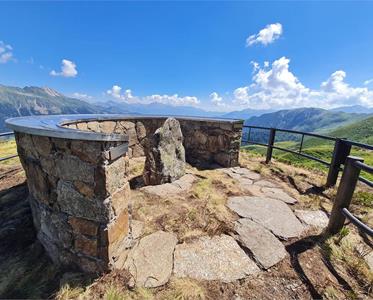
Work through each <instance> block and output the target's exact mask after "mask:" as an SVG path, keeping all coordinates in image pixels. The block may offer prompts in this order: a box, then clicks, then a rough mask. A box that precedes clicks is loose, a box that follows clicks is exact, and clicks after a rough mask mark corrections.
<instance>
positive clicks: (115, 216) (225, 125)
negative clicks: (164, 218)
mask: <svg viewBox="0 0 373 300" xmlns="http://www.w3.org/2000/svg"><path fill="white" fill-rule="evenodd" d="M166 119H167V118H165V117H132V116H122V115H107V116H106V115H72V116H38V117H35V116H33V117H21V118H14V119H9V120H7V124H8V127H10V128H11V129H13V130H14V131H15V135H16V142H17V148H18V154H19V157H20V160H21V163H22V165H23V168H24V169H25V173H26V177H27V183H28V187H29V191H30V193H29V202H30V204H31V209H32V214H33V222H34V225H35V227H36V229H37V232H38V239H39V240H40V242H41V243H42V244H43V246H44V248H45V249H46V251H47V253H48V254H49V256H50V257H51V258H52V260H53V261H54V262H55V263H57V264H60V265H62V266H64V267H66V268H77V269H80V270H83V271H85V272H89V273H92V272H103V271H105V270H108V269H110V268H113V267H115V266H116V265H119V264H123V263H122V262H124V258H123V257H120V256H121V253H122V252H123V251H122V249H126V247H127V245H129V244H131V241H130V239H132V238H133V237H134V236H135V235H136V234H135V232H132V230H134V228H135V226H134V224H131V222H132V221H131V211H130V207H131V205H130V200H131V197H130V187H129V182H128V165H129V162H130V159H131V158H132V157H139V156H144V155H145V150H146V151H147V150H148V149H147V148H146V145H147V143H149V141H151V139H152V138H153V137H157V138H160V140H162V139H163V138H165V137H166V136H167V135H166V134H163V133H162V130H163V129H161V130H158V131H157V129H158V128H160V127H161V126H162V125H163V124H164V123H165V121H166ZM177 123H178V124H177ZM167 126H168V127H167ZM165 127H167V128H168V130H169V131H171V132H172V139H173V140H174V142H177V143H176V144H174V146H173V147H174V148H173V149H172V151H171V152H173V153H174V155H176V156H175V158H177V159H180V161H181V162H183V161H184V155H185V160H186V161H187V162H188V163H190V164H192V165H193V166H206V165H209V164H216V163H217V164H220V165H221V166H225V167H235V166H237V165H238V155H239V147H240V138H241V130H242V122H240V121H227V120H211V119H194V118H177V121H176V120H175V119H171V120H170V121H167V122H166V126H165ZM164 142H167V138H165V139H164ZM158 146H164V145H162V143H158ZM183 149H184V150H185V154H184V153H183ZM158 150H160V148H159V149H158ZM181 170H182V168H181ZM171 173H172V172H170V174H169V177H168V178H167V180H166V181H173V180H175V179H178V178H179V177H180V176H181V175H182V172H181V173H175V172H173V173H172V174H171ZM193 181H194V177H193V176H192V177H191V176H188V175H185V176H183V177H182V178H180V179H179V180H176V181H175V182H173V183H172V184H174V186H172V187H175V189H177V191H179V190H183V189H184V190H187V189H189V188H190V186H191V184H192V182H193ZM159 182H164V181H163V179H161V180H160V181H159ZM178 182H179V183H178ZM149 183H150V182H149ZM157 183H158V182H157ZM172 184H171V183H170V185H172ZM177 191H176V192H177ZM159 234H163V233H159ZM163 235H164V234H163ZM162 237H163V236H162ZM144 243H145V242H144ZM169 244H170V250H169V252H170V251H171V252H172V251H173V250H172V247H174V246H175V244H176V241H175V240H174V239H173V238H170V242H169ZM141 246H142V244H140V245H138V246H137V247H135V248H134V250H133V252H131V255H130V257H132V258H133V260H134V261H135V262H136V261H137V257H138V254H136V251H141ZM139 247H140V248H139ZM135 249H138V250H135ZM165 251H166V250H165ZM167 251H168V250H167ZM157 259H158V256H157V255H155V256H154V260H157ZM136 264H137V266H138V268H140V269H141V268H142V267H144V268H145V269H144V273H141V274H140V273H139V274H138V275H137V276H140V277H138V278H135V279H136V281H137V282H139V283H140V284H141V285H144V286H157V285H159V284H163V282H165V280H167V276H169V273H170V267H169V265H170V264H171V265H172V262H171V263H170V262H169V263H168V264H167V269H164V270H163V269H162V270H161V271H162V272H163V273H162V276H165V277H160V278H158V279H157V280H150V281H149V280H146V278H145V277H146V276H147V273H146V272H150V271H151V270H150V269H149V270H148V271H147V270H146V268H147V267H146V265H141V262H140V263H136ZM171 268H172V266H171ZM162 278H164V279H162Z"/></svg>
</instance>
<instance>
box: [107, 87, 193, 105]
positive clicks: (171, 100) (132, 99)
mask: <svg viewBox="0 0 373 300" xmlns="http://www.w3.org/2000/svg"><path fill="white" fill-rule="evenodd" d="M106 94H107V95H109V96H112V97H114V98H116V99H119V100H123V101H126V102H128V103H143V104H149V103H153V102H157V103H162V104H170V105H175V106H180V105H193V106H194V105H198V104H199V103H200V101H199V100H198V98H197V97H194V96H184V97H180V96H179V95H178V94H174V95H167V94H164V95H159V94H154V95H149V96H144V97H137V96H134V95H133V94H132V91H131V90H130V89H127V90H125V91H124V93H122V88H121V87H120V86H118V85H113V86H112V88H111V89H110V90H107V91H106Z"/></svg>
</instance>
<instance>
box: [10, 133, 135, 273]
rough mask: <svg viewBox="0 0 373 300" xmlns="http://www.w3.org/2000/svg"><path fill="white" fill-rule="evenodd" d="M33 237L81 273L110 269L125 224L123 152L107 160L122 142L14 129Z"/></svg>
mask: <svg viewBox="0 0 373 300" xmlns="http://www.w3.org/2000/svg"><path fill="white" fill-rule="evenodd" d="M16 141H17V147H18V154H19V157H20V160H21V163H22V165H23V167H24V169H25V172H26V176H27V183H28V187H29V191H30V194H29V200H30V204H31V209H32V213H33V220H34V225H35V227H36V229H37V232H38V239H39V240H40V241H41V243H42V244H43V246H44V248H45V249H46V251H47V252H48V254H49V256H50V257H51V258H52V260H53V261H54V262H55V263H58V264H61V265H62V266H66V267H68V268H79V269H81V270H83V271H85V272H102V271H105V270H106V269H108V268H110V265H111V262H112V259H115V257H113V253H114V252H115V249H116V247H118V245H119V244H120V242H121V241H122V240H123V239H124V238H125V237H126V236H127V234H128V228H129V224H128V223H129V215H128V203H129V192H130V191H129V183H128V180H127V170H128V157H126V156H121V157H119V158H117V159H116V160H113V161H111V160H110V159H109V155H108V153H109V152H108V151H109V150H110V149H111V147H115V146H117V145H118V144H120V143H122V142H101V141H100V142H99V141H85V140H84V141H83V140H69V139H60V138H51V137H44V136H37V135H29V134H24V133H19V132H16Z"/></svg>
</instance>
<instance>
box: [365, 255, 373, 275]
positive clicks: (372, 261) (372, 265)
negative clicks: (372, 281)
mask: <svg viewBox="0 0 373 300" xmlns="http://www.w3.org/2000/svg"><path fill="white" fill-rule="evenodd" d="M364 260H365V261H366V263H367V264H368V267H369V269H371V270H372V271H373V251H371V252H370V253H368V254H367V255H365V256H364Z"/></svg>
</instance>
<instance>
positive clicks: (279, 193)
mask: <svg viewBox="0 0 373 300" xmlns="http://www.w3.org/2000/svg"><path fill="white" fill-rule="evenodd" d="M262 192H263V194H264V196H266V197H268V198H273V199H277V200H281V201H283V202H285V203H287V204H295V203H297V202H298V200H297V199H294V198H293V197H291V196H289V195H288V194H287V193H285V192H284V191H283V190H282V189H279V188H272V187H263V188H262Z"/></svg>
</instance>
